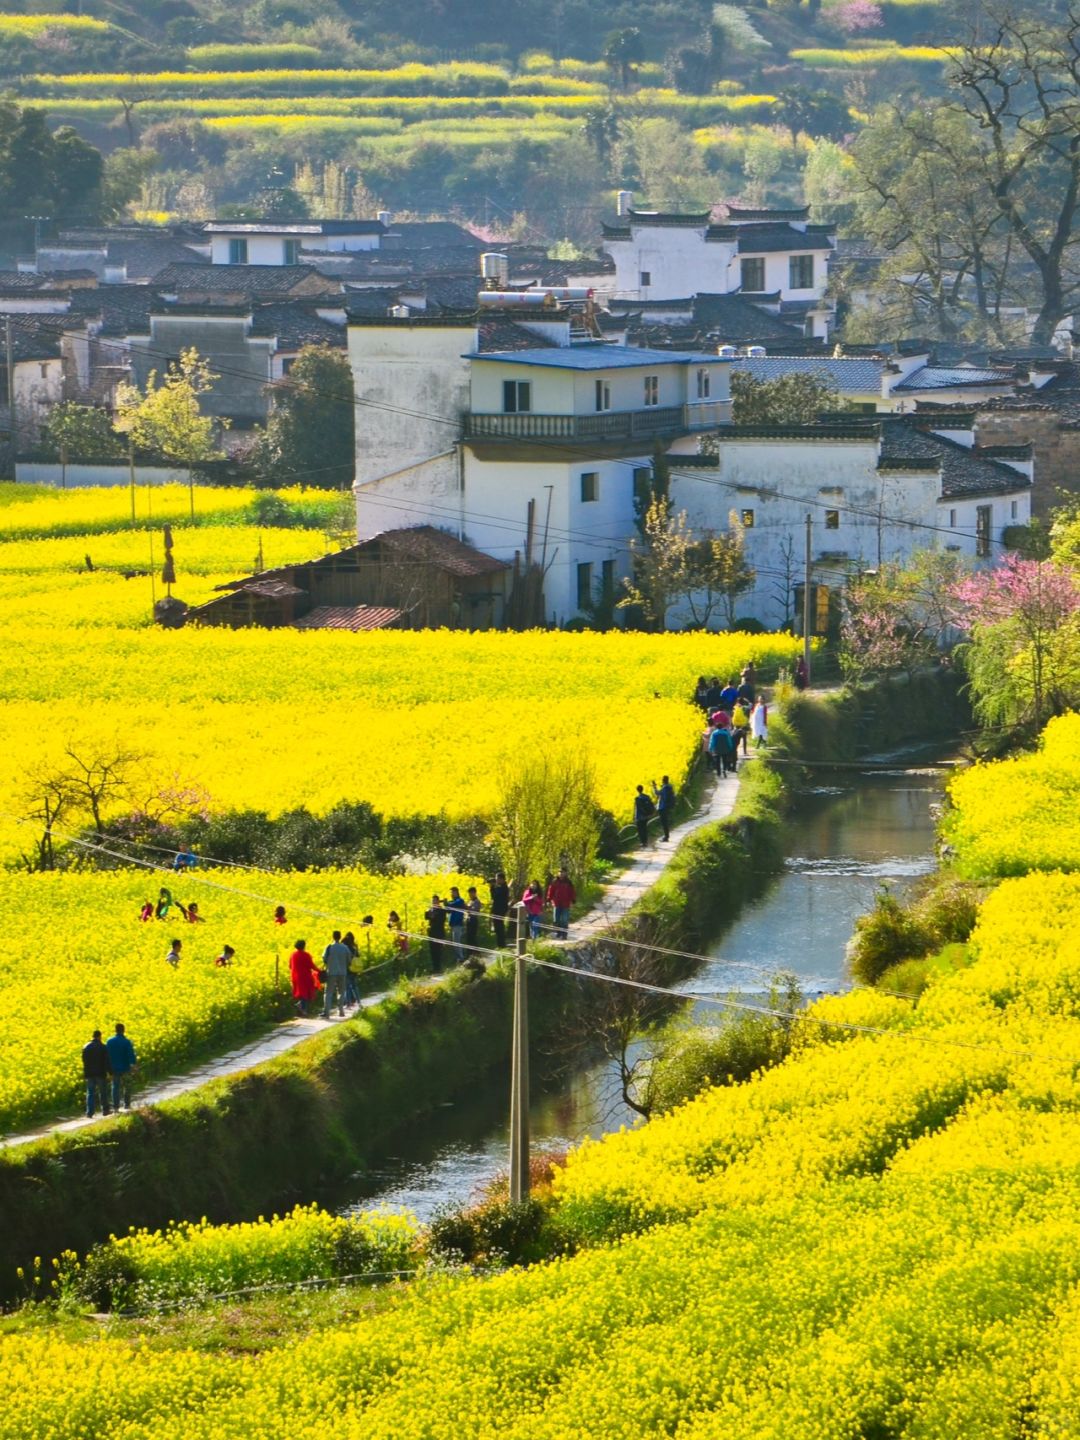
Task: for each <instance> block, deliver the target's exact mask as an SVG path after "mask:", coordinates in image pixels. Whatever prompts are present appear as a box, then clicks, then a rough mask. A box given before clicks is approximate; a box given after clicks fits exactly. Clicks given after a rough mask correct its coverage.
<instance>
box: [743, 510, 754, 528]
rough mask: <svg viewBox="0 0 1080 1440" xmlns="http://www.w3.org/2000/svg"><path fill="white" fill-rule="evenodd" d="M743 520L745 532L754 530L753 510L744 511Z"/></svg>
mask: <svg viewBox="0 0 1080 1440" xmlns="http://www.w3.org/2000/svg"><path fill="white" fill-rule="evenodd" d="M741 519H742V523H743V529H744V530H752V529H753V528H754V512H753V511H752V510H744V511H743V512H742V516H741Z"/></svg>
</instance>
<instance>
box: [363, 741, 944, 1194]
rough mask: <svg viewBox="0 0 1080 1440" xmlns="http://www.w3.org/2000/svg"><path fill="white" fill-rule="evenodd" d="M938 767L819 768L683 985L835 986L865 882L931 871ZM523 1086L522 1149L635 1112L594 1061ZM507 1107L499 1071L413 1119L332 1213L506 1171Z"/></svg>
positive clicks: (473, 1185) (812, 989) (600, 1127)
mask: <svg viewBox="0 0 1080 1440" xmlns="http://www.w3.org/2000/svg"><path fill="white" fill-rule="evenodd" d="M909 763H910V762H909ZM947 773H948V772H947V770H945V769H941V768H936V767H934V766H933V765H932V764H927V766H926V768H924V769H914V770H901V769H896V770H885V771H877V772H872V771H859V770H845V771H839V770H837V771H830V770H822V771H821V772H820V777H819V779H818V783H817V784H816V785H815V786H814V788H812V789H810V790H806V791H804V792H803V793H802V794H801V795H800V797H799V799H798V800H797V802H796V804H795V806H794V807H793V809H792V811H791V813H790V815H789V816H788V819H787V822H786V827H785V833H786V836H787V841H788V845H787V849H788V855H787V859H786V861H785V863H784V867H783V870H782V872H781V873H780V874H778V876H777V877H776V879H775V881H773V883H772V884H770V885H769V887H768V888H767V889H766V891H765V892H764V893H763V894H762V895H761V896H760V897H759V898H758V899H757V900H756V901H754V902H752V903H751V904H749V905H747V906H746V907H745V909H744V910H743V911H742V913H741V914H740V916H739V917H738V919H737V920H736V921H735V923H734V924H733V925H732V926H730V927H729V928H728V929H727V930H726V931H725V932H724V933H723V934H722V935H720V936H719V937H718V938H717V940H716V941H715V943H714V944H713V945H712V946H711V947H709V952H708V954H709V959H708V960H707V962H706V963H705V964H703V965H701V966H700V967H699V968H698V970H697V971H696V972H695V974H694V975H693V976H692V977H691V978H690V979H688V980H686V981H685V982H683V987H682V988H685V989H687V990H697V991H715V992H719V993H720V994H722V995H731V994H744V995H749V996H754V997H758V998H760V997H761V996H762V995H763V994H765V993H766V992H767V991H768V987H769V977H770V975H771V974H772V973H773V972H775V971H777V970H781V969H785V970H790V971H792V972H794V974H795V975H796V976H797V977H798V979H799V982H800V985H801V987H802V989H803V992H804V994H805V995H806V996H807V998H809V999H813V998H814V997H815V996H816V995H817V994H820V993H824V992H829V991H836V990H842V989H844V988H846V985H847V981H846V977H845V972H844V951H845V947H846V945H847V942H848V940H849V938H850V936H851V933H852V929H853V927H854V923H855V920H856V918H857V917H858V916H859V915H861V914H863V913H865V912H866V911H867V910H869V909H870V908H871V906H872V905H873V901H874V895H875V893H876V891H877V889H878V887H879V886H881V885H882V884H888V885H889V886H890V887H891V888H892V889H893V890H894V892H895V893H896V894H897V895H898V896H900V897H901V898H902V897H903V895H904V893H905V892H906V891H907V890H908V889H909V888H910V887H911V885H912V884H913V883H914V882H915V881H916V880H917V879H918V878H919V877H920V876H923V875H927V874H929V873H930V872H931V871H932V870H933V869H934V868H935V865H936V860H935V855H934V838H935V824H936V810H937V805H938V803H939V801H940V799H941V795H942V791H943V789H944V785H945V780H946V778H947ZM698 1011H699V1014H698V1016H697V1017H696V1018H698V1019H700V1020H701V1021H702V1022H703V1023H710V1022H711V1023H716V1022H717V1020H718V1018H719V1017H720V1016H722V1014H723V1011H721V1010H719V1009H718V1008H717V1007H715V1006H699V1007H698ZM532 1092H533V1094H532V1108H531V1114H530V1134H531V1139H532V1146H533V1150H534V1152H535V1151H542V1150H543V1149H544V1148H549V1149H564V1148H565V1147H566V1146H567V1145H570V1144H574V1143H577V1142H578V1141H580V1140H582V1139H584V1138H585V1137H586V1136H592V1137H597V1136H600V1135H603V1134H605V1133H606V1132H608V1131H610V1130H618V1129H619V1128H620V1126H623V1125H627V1126H629V1125H632V1124H634V1123H635V1120H636V1118H637V1117H636V1116H635V1115H634V1114H633V1112H632V1111H630V1110H629V1109H628V1108H627V1107H626V1106H625V1104H624V1103H623V1102H622V1100H621V1097H619V1095H618V1089H617V1085H616V1080H615V1075H614V1071H613V1068H612V1066H611V1064H610V1063H609V1062H606V1061H605V1062H603V1063H600V1064H596V1065H593V1066H591V1067H589V1068H586V1069H582V1070H579V1071H577V1072H576V1073H574V1074H570V1075H567V1074H566V1073H562V1074H560V1075H559V1077H558V1078H557V1079H552V1078H550V1077H548V1078H546V1077H545V1076H544V1075H543V1072H542V1071H541V1072H540V1073H537V1067H536V1066H535V1064H534V1073H533V1083H532ZM508 1112H509V1073H508V1074H507V1079H506V1084H505V1085H503V1084H500V1083H498V1082H497V1081H496V1082H494V1083H493V1082H491V1081H488V1082H487V1083H486V1084H485V1085H484V1086H483V1087H482V1088H480V1089H478V1090H477V1092H476V1093H475V1094H473V1095H466V1096H463V1097H458V1098H457V1099H456V1100H454V1101H453V1102H448V1103H447V1104H446V1105H444V1106H443V1107H442V1109H441V1110H440V1111H439V1112H438V1113H437V1114H436V1115H434V1116H430V1117H428V1118H427V1119H426V1120H424V1121H422V1122H420V1123H419V1124H417V1125H416V1127H415V1128H414V1131H413V1132H412V1134H411V1135H410V1136H409V1137H408V1139H407V1141H405V1142H404V1143H402V1144H400V1145H399V1147H398V1153H397V1154H396V1155H393V1156H390V1157H388V1158H387V1160H386V1162H385V1163H384V1165H382V1166H381V1167H380V1168H378V1169H374V1170H366V1171H365V1172H364V1173H363V1174H362V1175H357V1176H355V1177H354V1179H353V1181H352V1182H351V1184H350V1185H349V1186H347V1187H346V1188H345V1191H344V1193H343V1194H342V1195H340V1196H339V1198H338V1205H339V1207H340V1208H341V1209H342V1210H343V1211H344V1212H345V1213H348V1212H349V1211H350V1210H360V1209H367V1208H369V1207H370V1206H372V1205H373V1204H387V1205H391V1206H395V1207H397V1206H404V1207H406V1208H408V1209H410V1210H412V1211H413V1212H414V1213H415V1214H416V1215H417V1216H418V1217H419V1218H420V1219H421V1220H427V1219H430V1218H431V1216H432V1214H433V1213H434V1212H435V1211H436V1210H437V1209H438V1208H439V1207H440V1206H442V1205H445V1204H447V1203H452V1202H455V1201H464V1200H468V1199H469V1198H470V1196H471V1195H472V1194H473V1193H474V1192H475V1191H476V1190H477V1189H478V1187H480V1186H482V1185H484V1184H485V1183H486V1182H488V1181H490V1180H491V1179H493V1177H494V1176H495V1175H497V1174H498V1173H499V1172H501V1171H504V1170H505V1169H506V1164H507V1152H508V1144H509V1121H508Z"/></svg>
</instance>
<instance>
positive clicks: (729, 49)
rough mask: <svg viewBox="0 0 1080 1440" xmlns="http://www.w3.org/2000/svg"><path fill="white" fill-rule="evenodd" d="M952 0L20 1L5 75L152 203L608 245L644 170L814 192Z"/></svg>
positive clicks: (758, 189)
mask: <svg viewBox="0 0 1080 1440" xmlns="http://www.w3.org/2000/svg"><path fill="white" fill-rule="evenodd" d="M942 14H943V12H942V10H941V8H940V7H939V6H937V5H935V4H933V3H930V4H927V3H918V4H904V3H899V4H898V3H886V4H883V5H877V4H875V3H872V0H840V3H834V4H831V5H821V4H819V3H814V4H812V5H810V6H809V7H806V6H803V7H799V6H776V7H755V8H746V9H744V8H742V7H739V6H736V5H730V4H724V5H719V6H716V7H712V6H709V5H703V4H701V3H700V0H696V3H694V4H691V5H688V6H685V7H676V6H674V5H670V4H667V5H660V6H656V7H651V8H650V7H646V6H645V5H643V4H641V3H639V0H624V3H621V4H614V5H607V6H603V7H589V6H586V5H584V4H582V3H579V0H567V3H564V4H561V5H559V6H558V7H557V8H556V10H555V12H554V14H549V13H548V12H547V11H543V10H540V9H537V8H536V7H533V6H525V5H519V4H511V5H510V6H509V7H507V6H505V5H504V6H500V7H498V9H496V8H495V7H487V6H484V5H481V6H473V7H466V6H453V7H450V6H432V5H429V4H426V3H420V0H407V3H406V4H404V5H397V6H394V7H390V6H385V5H383V4H381V3H379V4H376V3H356V4H349V3H342V4H338V3H336V0H314V3H312V0H306V3H305V0H298V3H296V4H273V3H270V0H259V3H258V4H255V5H252V6H250V7H248V8H247V9H244V10H240V11H234V10H226V9H225V8H224V7H221V6H217V5H214V4H210V3H205V0H199V3H197V4H196V3H189V0H163V3H154V0H151V4H149V5H148V6H147V7H145V8H144V9H141V10H138V11H136V9H135V8H134V7H130V6H127V5H126V4H124V3H122V0H96V13H95V14H94V15H93V16H89V15H85V16H72V15H53V16H50V15H15V14H7V15H5V16H0V79H2V80H3V81H4V82H5V83H6V84H7V86H8V87H9V88H10V91H11V93H12V94H13V95H14V96H15V97H16V98H17V99H19V100H20V101H29V102H32V103H34V104H39V105H41V106H42V107H43V108H44V109H45V110H46V112H47V114H48V116H49V120H50V123H51V124H53V125H64V124H70V125H72V126H74V127H75V129H76V130H77V131H78V132H79V133H80V134H81V135H82V136H84V137H85V138H87V139H89V140H90V141H92V143H94V144H95V145H97V146H98V147H99V148H100V149H101V150H102V151H104V152H105V153H106V154H114V155H116V152H120V154H119V156H118V157H117V158H116V159H115V160H114V162H113V164H114V169H117V170H119V171H122V172H123V174H124V176H125V177H127V178H128V179H130V180H131V188H132V189H133V191H135V192H138V199H137V201H136V203H135V210H136V211H137V212H138V213H139V214H140V215H141V218H149V219H153V218H163V217H165V216H166V215H173V216H177V217H180V218H189V219H200V218H205V217H207V216H209V215H212V214H215V213H218V214H220V213H222V212H223V211H227V208H228V207H229V206H233V207H235V206H241V207H245V208H246V209H247V210H249V211H251V212H252V213H260V214H265V213H277V214H290V215H295V214H303V213H310V214H313V215H316V216H320V215H329V214H340V213H348V212H349V211H350V210H351V211H354V212H355V213H370V212H371V211H372V210H373V209H374V208H376V207H377V206H383V207H388V208H391V209H393V210H395V211H398V212H401V211H409V212H411V213H429V212H440V213H445V212H453V213H455V214H456V215H458V216H460V217H463V218H472V219H479V220H482V221H486V222H488V223H489V224H490V223H494V224H495V225H496V227H497V228H499V229H501V230H503V231H505V230H507V229H508V228H510V229H511V230H515V231H516V233H518V234H522V235H524V234H529V235H530V236H532V237H533V238H541V237H542V238H546V239H557V238H560V237H563V236H566V237H569V238H571V239H573V240H575V241H576V242H577V243H579V244H591V243H592V242H593V241H594V239H595V235H596V229H597V221H598V216H599V214H600V212H601V211H602V210H603V209H604V208H605V207H607V206H609V205H610V196H611V193H612V192H613V191H614V190H615V189H616V188H620V187H623V186H629V187H630V188H633V189H635V191H636V192H638V194H639V196H640V198H641V199H642V200H648V201H649V202H650V203H653V204H656V205H667V206H677V205H702V204H707V203H711V202H713V201H715V200H716V199H718V198H719V197H721V196H722V195H743V196H745V197H747V198H748V199H750V200H751V201H752V202H754V203H760V202H762V201H764V200H777V201H781V202H782V201H790V200H792V199H795V198H798V197H799V196H800V194H801V191H802V183H803V182H802V176H803V171H804V169H805V166H806V164H807V161H808V159H809V158H810V156H811V154H812V152H813V149H814V146H815V142H816V141H819V140H821V139H823V138H824V139H832V140H840V139H843V138H844V137H845V136H847V135H849V134H850V133H851V132H852V130H853V129H855V128H857V125H858V121H859V116H860V115H861V114H863V113H864V112H865V110H866V109H867V108H868V107H869V105H871V104H872V103H873V100H874V98H875V97H876V96H883V95H889V96H895V95H897V94H902V93H905V92H909V93H926V91H927V89H930V90H932V89H933V88H935V86H936V85H937V84H938V82H939V78H940V76H941V73H942V63H943V58H944V57H943V54H942V52H941V50H940V49H939V48H938V47H939V46H940V45H941V43H942V41H943V39H945V38H946V37H944V36H943V35H942V33H941V17H942ZM613 35H614V36H615V37H616V39H615V41H614V43H613V41H612V37H613ZM523 122H527V123H525V124H523ZM49 218H56V217H49Z"/></svg>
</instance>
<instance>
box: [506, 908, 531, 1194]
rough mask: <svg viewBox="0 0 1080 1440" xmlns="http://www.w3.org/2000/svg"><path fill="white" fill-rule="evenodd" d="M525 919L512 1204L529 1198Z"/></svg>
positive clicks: (519, 957) (517, 994) (517, 1000)
mask: <svg viewBox="0 0 1080 1440" xmlns="http://www.w3.org/2000/svg"><path fill="white" fill-rule="evenodd" d="M526 934H527V931H526V917H525V912H524V909H523V908H521V907H520V906H519V907H518V923H517V954H516V955H515V956H514V1043H513V1053H512V1057H511V1061H510V1203H511V1204H513V1205H517V1204H519V1203H520V1202H521V1201H522V1200H527V1199H528V1198H529V1006H528V990H527V988H526V985H527V979H526V973H525V939H526Z"/></svg>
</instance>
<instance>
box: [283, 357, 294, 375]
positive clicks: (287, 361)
mask: <svg viewBox="0 0 1080 1440" xmlns="http://www.w3.org/2000/svg"><path fill="white" fill-rule="evenodd" d="M295 364H296V356H295V355H286V356H285V358H284V360H282V362H281V373H282V375H287V374H288V373H289V371H290V370H291V369H292V367H293V366H294V365H295Z"/></svg>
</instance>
